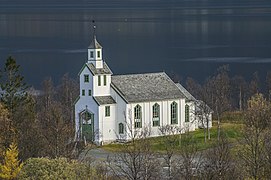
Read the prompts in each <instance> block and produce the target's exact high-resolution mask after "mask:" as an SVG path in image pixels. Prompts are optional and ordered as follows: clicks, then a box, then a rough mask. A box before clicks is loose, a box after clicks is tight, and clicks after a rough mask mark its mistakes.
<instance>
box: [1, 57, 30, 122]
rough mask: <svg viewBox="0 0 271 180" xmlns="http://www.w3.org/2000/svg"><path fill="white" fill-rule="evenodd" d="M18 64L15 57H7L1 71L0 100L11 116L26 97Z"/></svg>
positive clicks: (24, 85) (25, 87)
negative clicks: (0, 90)
mask: <svg viewBox="0 0 271 180" xmlns="http://www.w3.org/2000/svg"><path fill="white" fill-rule="evenodd" d="M19 68H20V65H17V63H16V61H15V59H13V58H12V57H11V56H10V57H8V59H7V61H6V63H5V68H4V71H3V72H2V74H1V76H2V79H3V80H2V81H3V82H2V83H1V84H0V86H1V89H2V92H1V101H2V103H3V104H4V105H5V106H6V108H7V109H8V110H9V112H10V113H11V114H10V115H11V117H12V115H13V113H14V111H15V110H16V107H18V106H19V105H20V103H22V102H23V100H25V99H26V89H27V86H26V84H25V83H24V77H23V76H21V75H20V73H19Z"/></svg>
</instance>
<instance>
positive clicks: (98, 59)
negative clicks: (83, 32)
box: [88, 25, 103, 68]
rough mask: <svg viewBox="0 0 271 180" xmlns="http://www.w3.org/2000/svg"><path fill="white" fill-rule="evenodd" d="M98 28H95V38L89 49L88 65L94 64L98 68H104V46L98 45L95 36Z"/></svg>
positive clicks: (94, 36)
mask: <svg viewBox="0 0 271 180" xmlns="http://www.w3.org/2000/svg"><path fill="white" fill-rule="evenodd" d="M95 30H96V26H95V25H94V26H93V36H92V37H93V38H92V42H91V43H90V45H89V47H88V63H93V65H94V66H95V67H96V68H103V59H102V46H101V45H100V44H99V43H98V41H97V39H96V34H95Z"/></svg>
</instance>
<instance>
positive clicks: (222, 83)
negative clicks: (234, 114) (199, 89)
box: [211, 65, 230, 139]
mask: <svg viewBox="0 0 271 180" xmlns="http://www.w3.org/2000/svg"><path fill="white" fill-rule="evenodd" d="M228 71H229V66H228V65H224V66H221V67H219V68H218V69H217V74H216V75H215V76H214V77H213V78H212V81H211V82H212V85H213V88H212V89H213V96H214V101H213V102H214V103H213V107H214V108H213V109H214V111H215V112H216V117H217V128H218V136H217V138H218V139H219V138H220V130H221V124H220V122H221V115H222V113H223V112H225V111H226V110H228V109H229V107H230V78H229V76H228Z"/></svg>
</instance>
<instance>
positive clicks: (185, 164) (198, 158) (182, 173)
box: [175, 133, 202, 180]
mask: <svg viewBox="0 0 271 180" xmlns="http://www.w3.org/2000/svg"><path fill="white" fill-rule="evenodd" d="M179 148H180V149H179V153H180V154H179V158H177V172H176V174H177V175H178V176H176V177H175V179H179V178H180V177H181V178H180V179H185V180H191V179H194V178H195V177H198V176H199V175H200V167H201V165H202V154H201V152H199V151H198V144H197V142H196V141H195V140H194V138H193V136H191V135H190V134H187V133H186V134H184V135H183V136H182V144H181V146H180V147H179Z"/></svg>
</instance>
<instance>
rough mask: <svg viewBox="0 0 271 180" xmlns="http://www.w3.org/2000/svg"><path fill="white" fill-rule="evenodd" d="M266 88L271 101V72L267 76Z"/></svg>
mask: <svg viewBox="0 0 271 180" xmlns="http://www.w3.org/2000/svg"><path fill="white" fill-rule="evenodd" d="M266 87H267V97H268V100H269V101H271V71H268V72H267V74H266Z"/></svg>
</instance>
